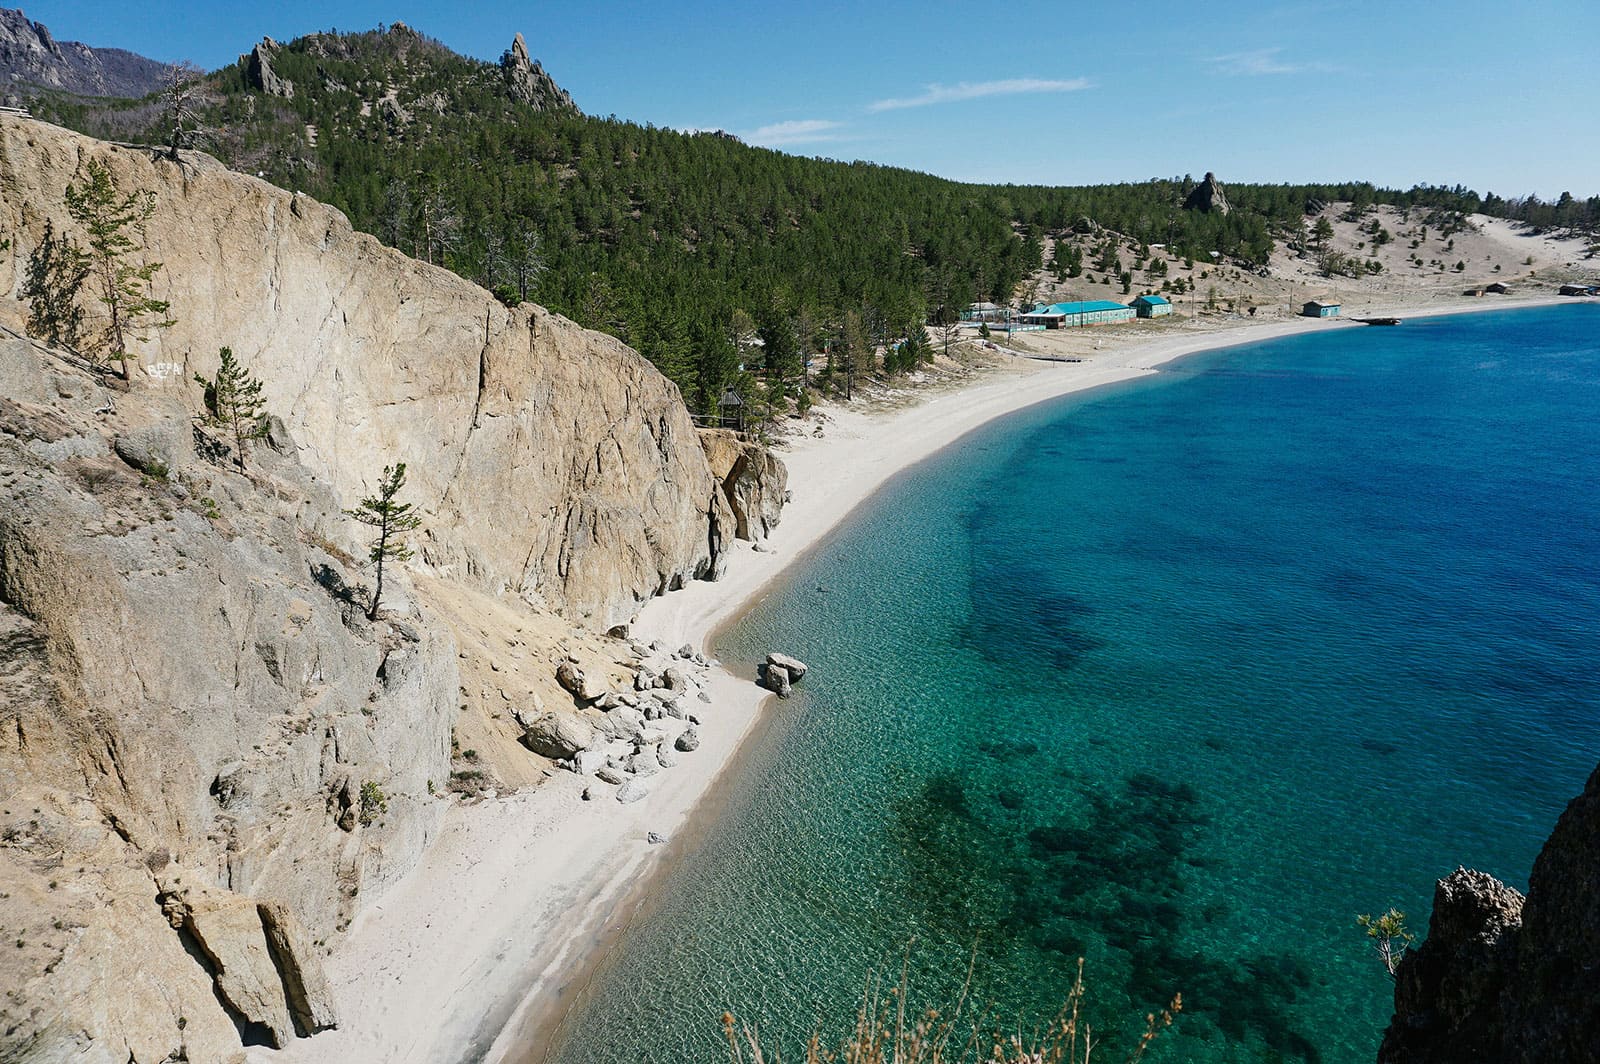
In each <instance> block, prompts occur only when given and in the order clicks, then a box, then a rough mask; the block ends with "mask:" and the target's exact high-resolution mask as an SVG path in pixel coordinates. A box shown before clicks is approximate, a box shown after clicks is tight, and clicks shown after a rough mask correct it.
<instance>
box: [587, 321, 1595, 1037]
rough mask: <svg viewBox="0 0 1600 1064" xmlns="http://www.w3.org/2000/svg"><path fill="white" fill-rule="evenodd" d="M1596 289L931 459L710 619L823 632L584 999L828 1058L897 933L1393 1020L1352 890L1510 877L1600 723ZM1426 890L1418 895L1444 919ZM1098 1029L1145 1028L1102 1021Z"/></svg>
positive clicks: (1005, 994)
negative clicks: (824, 1037)
mask: <svg viewBox="0 0 1600 1064" xmlns="http://www.w3.org/2000/svg"><path fill="white" fill-rule="evenodd" d="M1597 337H1600V307H1594V306H1568V307H1561V308H1553V309H1548V310H1530V311H1517V312H1502V313H1497V314H1482V315H1467V316H1460V317H1452V318H1437V319H1432V320H1413V321H1408V322H1407V323H1406V324H1405V325H1404V326H1402V327H1400V328H1398V329H1381V328H1376V329H1374V328H1369V329H1361V330H1341V331H1338V332H1333V333H1326V334H1318V335H1313V336H1307V337H1301V338H1295V339H1290V340H1280V341H1274V342H1272V343H1269V344H1263V345H1255V346H1250V347H1242V348H1234V349H1230V350H1227V351H1223V352H1218V353H1214V354H1210V355H1202V356H1196V357H1194V358H1190V359H1187V360H1185V361H1183V362H1180V363H1178V364H1176V365H1175V366H1173V367H1170V368H1169V370H1168V371H1167V372H1164V373H1163V374H1161V375H1160V376H1159V377H1158V378H1156V379H1155V380H1153V381H1146V382H1140V383H1138V384H1135V385H1131V386H1125V387H1121V388H1118V389H1113V390H1109V391H1104V392H1099V393H1095V394H1093V395H1090V396H1087V397H1083V396H1080V397H1072V398H1069V399H1067V400H1064V401H1060V402H1056V403H1052V404H1048V405H1047V406H1044V407H1041V408H1035V409H1034V410H1031V411H1027V412H1025V413H1023V414H1021V415H1018V416H1016V417H1013V418H1011V419H1008V420H1006V421H1004V422H1002V423H1000V424H998V425H994V426H991V427H989V428H988V429H986V430H984V431H982V432H981V433H980V434H978V435H977V436H975V437H972V438H969V439H968V440H967V441H966V442H964V443H963V444H962V445H961V446H960V447H958V448H955V449H952V450H951V451H949V452H946V453H944V454H942V455H940V456H938V457H936V458H935V459H934V460H932V461H931V462H928V463H926V464H924V465H923V466H921V467H919V468H917V469H915V470H913V471H911V472H910V473H908V474H907V475H905V476H903V477H901V478H900V479H899V480H897V481H896V482H895V483H894V484H892V485H891V486H890V487H889V488H888V489H886V490H885V491H884V492H882V493H881V494H880V495H879V496H878V497H877V498H876V499H875V500H874V501H873V502H872V503H871V504H870V505H869V506H868V507H867V508H866V509H865V510H864V511H863V512H861V513H860V514H858V515H857V516H856V517H855V518H853V519H852V520H851V522H850V523H849V524H848V525H847V527H845V528H843V529H841V530H839V531H838V532H837V533H836V534H835V535H834V536H833V537H832V538H831V539H830V540H829V541H828V542H827V543H826V544H825V545H824V546H823V547H822V548H821V549H820V550H818V551H817V552H816V553H815V555H814V556H813V557H811V558H810V559H808V560H806V561H804V562H803V563H802V564H800V565H799V566H798V567H797V569H796V571H795V572H794V575H793V577H792V579H791V581H790V582H789V583H788V585H787V586H786V587H785V588H784V589H782V590H780V591H777V592H775V593H774V594H772V595H771V596H770V597H769V598H768V599H767V600H765V601H764V602H762V603H761V604H760V605H759V606H758V607H757V608H756V609H755V610H754V611H752V613H751V614H750V615H749V616H748V617H747V618H746V619H745V620H744V621H742V622H741V623H740V624H739V625H738V626H737V627H736V628H735V629H734V630H733V631H731V632H730V633H729V634H728V636H727V637H726V638H725V639H724V641H723V645H722V646H721V647H719V648H718V649H719V652H720V653H721V654H722V655H723V657H724V658H725V659H728V660H734V661H737V660H745V661H753V660H755V659H756V658H758V657H759V656H760V655H761V654H763V653H764V652H765V651H766V650H767V649H769V648H781V649H784V650H786V651H789V652H792V653H795V654H797V655H798V656H799V657H801V658H804V659H805V660H807V661H808V662H809V663H810V664H811V665H812V666H813V668H814V672H813V674H812V675H810V676H808V677H807V679H806V681H805V682H804V684H802V689H803V690H802V692H801V693H800V694H799V695H798V696H797V697H796V698H794V699H792V700H790V701H789V702H787V703H783V704H781V705H780V706H779V707H778V708H777V709H776V710H775V712H776V713H777V714H778V715H779V717H780V718H781V720H780V723H779V724H778V726H776V727H775V728H774V731H773V734H772V735H771V736H769V737H768V739H767V741H766V742H764V743H762V744H761V746H760V748H759V749H757V750H755V751H754V752H753V753H752V755H751V757H750V758H749V760H748V762H747V764H746V766H745V768H744V770H743V775H742V776H741V779H740V780H739V781H738V782H737V783H735V784H734V785H733V786H732V788H731V793H730V795H729V798H728V801H727V807H726V811H725V813H724V814H723V816H722V817H721V820H720V822H719V823H717V824H715V825H713V826H712V827H711V829H710V830H709V832H708V834H707V837H706V838H705V839H704V841H703V843H702V844H701V845H700V846H699V847H698V849H697V850H696V851H695V852H693V853H692V854H690V855H688V856H687V858H686V859H685V860H684V861H682V862H681V863H680V864H679V865H678V866H677V867H676V868H675V869H674V870H673V872H672V873H671V874H670V875H669V876H667V877H666V878H665V879H664V880H663V881H662V882H661V883H660V884H659V886H658V890H657V892H656V898H655V900H654V902H653V904H652V905H651V907H650V909H649V912H648V914H647V915H646V916H645V917H644V918H643V919H642V920H641V921H640V922H639V924H638V925H637V926H636V927H635V928H634V929H632V930H631V931H630V932H629V933H628V934H627V935H626V936H625V937H624V938H623V939H622V941H621V942H620V944H619V946H618V947H617V949H616V950H615V951H614V953H613V954H612V955H611V957H610V959H609V960H608V961H607V963H606V965H605V966H604V969H603V970H602V972H601V973H600V975H599V976H598V977H597V979H596V980H595V984H594V987H595V992H594V993H593V995H592V996H591V997H590V998H589V999H588V1001H587V1002H586V1003H585V1004H584V1005H583V1006H582V1007H581V1008H580V1009H578V1010H577V1011H576V1012H575V1013H574V1014H573V1015H572V1016H571V1017H570V1019H569V1022H568V1023H567V1025H566V1026H565V1027H564V1029H563V1036H562V1037H563V1042H562V1043H561V1046H560V1050H559V1053H558V1056H559V1059H561V1060H563V1061H568V1062H572V1064H577V1062H586V1064H587V1062H606V1061H618V1062H621V1061H629V1062H632V1061H661V1062H667V1061H707V1062H710V1061H718V1060H722V1059H725V1053H726V1051H725V1049H719V1045H721V1042H720V1038H721V1033H720V1027H719V1024H718V1018H719V1017H720V1015H721V1013H722V1012H723V1010H724V1009H729V1010H732V1011H733V1012H734V1013H735V1014H736V1015H738V1016H739V1017H740V1018H741V1019H742V1020H747V1021H750V1022H756V1023H758V1024H759V1025H760V1027H761V1029H762V1030H763V1032H765V1033H766V1034H767V1035H769V1036H770V1037H772V1038H775V1039H778V1040H780V1041H782V1042H783V1044H784V1046H785V1053H786V1054H788V1055H798V1053H797V1047H799V1046H801V1045H802V1044H803V1041H804V1037H805V1035H806V1034H807V1033H808V1032H809V1031H810V1030H811V1029H812V1028H813V1027H814V1026H816V1025H818V1024H821V1025H822V1026H823V1027H824V1028H825V1029H826V1030H827V1031H828V1032H830V1034H833V1033H837V1032H842V1031H844V1030H845V1029H846V1027H847V1026H848V1022H849V1019H850V1017H851V1016H852V1015H853V1011H854V1008H855V1006H856V1003H857V1002H858V1001H859V997H860V992H861V987H862V984H863V981H864V979H865V977H866V974H867V972H868V970H869V969H874V968H877V969H879V970H883V969H889V970H891V971H892V972H898V967H899V963H900V958H901V956H902V953H903V951H904V949H905V947H906V945H907V943H908V942H910V941H911V940H912V939H915V940H916V946H915V948H914V951H913V953H912V970H913V982H914V991H913V993H914V997H916V998H919V999H927V1000H932V1001H938V1000H940V999H941V998H945V999H948V998H949V997H951V996H953V993H954V991H955V990H956V989H957V988H958V987H959V985H960V982H961V979H962V977H963V975H964V974H965V968H966V962H967V958H968V955H969V953H970V952H971V951H972V950H973V949H974V947H976V951H977V957H978V969H977V975H976V976H975V979H974V992H975V995H976V996H977V998H978V999H979V1000H981V1001H984V1002H989V1003H992V1005H993V1007H994V1009H995V1011H996V1014H997V1015H998V1016H1000V1017H1003V1018H1008V1019H1015V1018H1025V1019H1030V1020H1039V1021H1043V1020H1046V1019H1048V1018H1049V1017H1050V1016H1051V1015H1053V1014H1054V1011H1055V1009H1056V1008H1057V1006H1058V1005H1059V1003H1060V1001H1061V999H1062V998H1063V996H1064V995H1065V993H1066V991H1067V988H1068V987H1069V986H1070V983H1071V973H1072V971H1073V969H1074V967H1075V963H1076V958H1077V957H1078V956H1080V955H1082V956H1085V957H1087V958H1088V972H1089V978H1090V982H1091V991H1090V1000H1091V1004H1092V1011H1093V1013H1094V1015H1095V1016H1096V1017H1097V1019H1098V1020H1099V1021H1100V1026H1101V1028H1102V1029H1103V1030H1104V1031H1106V1032H1107V1034H1108V1036H1111V1037H1113V1038H1114V1037H1115V1036H1114V1035H1112V1032H1113V1031H1122V1032H1127V1031H1130V1030H1132V1028H1133V1027H1134V1026H1135V1025H1136V1024H1137V1022H1138V1020H1139V1018H1140V1017H1142V1015H1143V1013H1144V1012H1145V1011H1147V1010H1148V1009H1149V1008H1151V1007H1153V1006H1156V1005H1158V1004H1160V1003H1162V1002H1164V1001H1165V1000H1166V999H1167V998H1168V997H1170V995H1171V993H1172V991H1174V990H1181V991H1182V992H1183V994H1184V999H1185V1002H1186V1009H1185V1012H1184V1015H1183V1017H1182V1019H1181V1020H1180V1022H1179V1027H1178V1032H1179V1033H1178V1035H1177V1036H1176V1037H1175V1038H1172V1039H1171V1040H1170V1041H1167V1042H1165V1043H1164V1044H1162V1045H1161V1047H1160V1051H1159V1052H1158V1053H1157V1054H1156V1056H1155V1057H1154V1058H1152V1059H1156V1060H1172V1061H1177V1060H1193V1061H1208V1062H1209V1061H1224V1060H1226V1061H1243V1060H1261V1061H1272V1060H1290V1061H1293V1060H1321V1061H1329V1062H1356V1061H1361V1062H1366V1061H1370V1060H1372V1059H1373V1056H1374V1052H1375V1048H1376V1045H1377V1041H1378V1038H1379V1035H1380V1033H1381V1029H1382V1026H1383V1025H1384V1024H1385V1023H1386V1022H1387V1019H1388V1015H1389V1011H1390V997H1389V995H1390V984H1389V981H1388V979H1387V977H1386V976H1385V975H1384V974H1383V973H1382V972H1381V970H1380V969H1379V968H1378V966H1377V962H1376V960H1375V959H1374V958H1373V956H1372V954H1371V953H1370V952H1369V951H1368V950H1367V948H1366V946H1365V945H1364V942H1363V940H1362V938H1361V936H1360V932H1359V930H1358V929H1357V928H1356V927H1355V925H1354V916H1355V914H1356V913H1359V912H1368V911H1379V910H1382V909H1383V908H1386V907H1387V906H1389V905H1390V904H1396V905H1398V906H1400V907H1401V908H1402V909H1405V910H1406V911H1408V912H1410V913H1412V914H1413V922H1414V923H1415V924H1417V925H1421V926H1425V923H1426V914H1427V911H1428V907H1429V900H1430V898H1431V895H1432V885H1433V881H1434V879H1435V878H1437V877H1438V876H1439V875H1442V874H1443V873H1444V872H1446V871H1448V870H1449V869H1451V868H1453V867H1455V866H1456V865H1457V864H1458V863H1459V864H1466V865H1469V866H1476V867H1479V868H1484V869H1487V870H1490V871H1493V872H1495V873H1496V874H1498V875H1500V876H1501V877H1502V878H1504V879H1506V880H1507V881H1509V882H1511V883H1513V884H1514V885H1517V886H1519V887H1522V886H1525V885H1526V875H1527V871H1528V868H1529V866H1530V864H1531V862H1532V859H1533V857H1534V855H1535V853H1536V852H1537V850H1538V847H1539V845H1540V844H1541V843H1542V841H1543V839H1544V838H1545V836H1546V835H1547V834H1548V832H1549V829H1550V827H1551V825H1552V824H1553V822H1554V820H1555V818H1556V816H1557V815H1558V814H1559V812H1560V810H1561V808H1562V807H1563V806H1564V804H1565V803H1566V801H1567V800H1568V799H1569V798H1570V797H1571V796H1572V795H1574V794H1575V793H1577V791H1578V790H1579V789H1580V788H1581V785H1582V782H1583V779H1584V777H1585V776H1586V775H1587V773H1588V771H1589V770H1590V769H1592V768H1593V766H1594V764H1595V762H1596V759H1597V758H1600V669H1597V668H1596V664H1597V656H1600V655H1597V653H1596V646H1597V645H1600V417H1597V415H1600V339H1597ZM1419 929H1420V927H1419ZM1104 1052H1108V1053H1110V1054H1111V1055H1110V1056H1109V1057H1107V1059H1113V1058H1116V1059H1120V1057H1121V1056H1122V1052H1121V1051H1120V1050H1118V1049H1115V1048H1112V1047H1111V1046H1109V1045H1108V1047H1107V1048H1106V1050H1104Z"/></svg>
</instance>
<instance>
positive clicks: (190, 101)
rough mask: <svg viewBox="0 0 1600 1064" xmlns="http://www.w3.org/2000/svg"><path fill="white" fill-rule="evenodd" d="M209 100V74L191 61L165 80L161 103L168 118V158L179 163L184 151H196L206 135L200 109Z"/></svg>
mask: <svg viewBox="0 0 1600 1064" xmlns="http://www.w3.org/2000/svg"><path fill="white" fill-rule="evenodd" d="M205 100H206V92H205V71H203V70H201V69H200V68H199V67H198V66H196V65H195V64H193V63H191V62H189V60H187V59H184V60H180V61H179V62H176V63H174V64H172V65H171V66H169V67H168V68H167V70H166V73H165V74H163V75H162V78H161V101H162V108H163V110H164V112H165V114H166V126H167V158H169V159H171V160H172V161H173V162H177V161H178V151H179V149H181V148H192V147H194V146H195V144H196V143H198V142H199V141H200V139H201V138H202V137H203V136H205V135H206V129H205V127H204V126H203V125H202V124H201V121H200V112H199V111H198V110H197V108H198V107H199V106H200V105H201V104H203V103H204V102H205Z"/></svg>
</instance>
